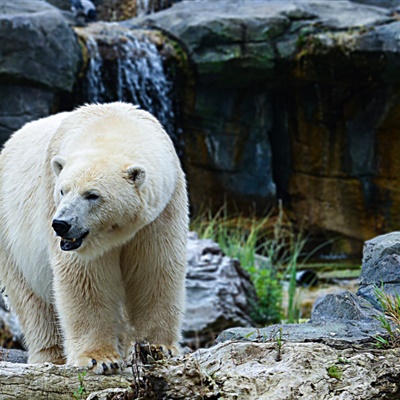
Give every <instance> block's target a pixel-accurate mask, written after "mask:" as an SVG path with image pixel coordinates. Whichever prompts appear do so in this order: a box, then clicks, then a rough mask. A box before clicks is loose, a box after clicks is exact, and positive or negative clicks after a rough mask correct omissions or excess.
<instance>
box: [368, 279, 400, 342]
mask: <svg viewBox="0 0 400 400" xmlns="http://www.w3.org/2000/svg"><path fill="white" fill-rule="evenodd" d="M374 293H375V296H376V298H377V300H378V302H379V305H380V306H381V308H382V310H383V312H382V314H380V315H379V316H377V317H376V318H377V320H378V321H379V322H380V323H381V326H382V328H383V329H385V330H386V332H387V333H388V337H387V338H385V337H382V336H377V337H376V340H377V343H376V345H377V347H379V348H389V347H398V346H399V345H400V295H399V294H398V293H396V294H395V295H394V296H392V295H390V294H387V293H385V291H384V288H383V284H382V285H381V287H380V288H378V287H376V288H375V289H374Z"/></svg>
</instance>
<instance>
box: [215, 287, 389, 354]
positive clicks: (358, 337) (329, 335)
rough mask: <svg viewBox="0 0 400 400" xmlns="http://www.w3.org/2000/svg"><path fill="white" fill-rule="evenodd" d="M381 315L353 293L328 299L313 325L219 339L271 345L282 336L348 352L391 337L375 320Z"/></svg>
mask: <svg viewBox="0 0 400 400" xmlns="http://www.w3.org/2000/svg"><path fill="white" fill-rule="evenodd" d="M378 314H379V312H378V311H377V310H375V309H374V308H373V307H372V305H371V304H369V303H368V302H367V301H366V300H364V299H362V298H361V297H358V296H356V295H354V294H352V293H349V292H345V293H342V294H340V295H328V296H326V297H325V298H324V299H323V300H322V301H321V302H320V303H319V304H318V305H317V306H316V307H315V310H314V311H313V313H312V317H311V321H310V322H307V323H303V324H282V325H272V326H268V327H266V328H261V329H256V328H231V329H228V330H226V331H224V332H222V333H221V334H220V335H219V336H218V338H217V343H221V342H225V341H227V340H246V341H257V342H268V341H271V340H272V341H273V340H276V337H278V336H279V335H280V334H281V335H282V337H283V339H284V340H285V341H289V342H299V343H302V342H319V343H325V344H327V345H329V346H332V347H335V348H345V347H347V346H348V345H349V344H353V345H360V346H361V345H362V346H370V345H375V344H376V336H377V335H380V336H382V337H387V332H386V331H385V330H384V329H383V328H382V327H381V326H380V323H379V321H377V320H376V318H375V316H377V315H378ZM280 330H282V333H280Z"/></svg>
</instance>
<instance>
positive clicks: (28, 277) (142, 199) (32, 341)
mask: <svg viewBox="0 0 400 400" xmlns="http://www.w3.org/2000/svg"><path fill="white" fill-rule="evenodd" d="M0 185H1V186H0V257H1V259H0V278H1V280H2V283H3V284H4V285H5V287H6V291H7V293H8V295H9V298H10V302H11V304H12V306H13V307H14V309H15V311H16V312H17V314H18V315H19V317H20V320H21V323H22V328H23V330H24V334H25V338H26V342H27V345H28V348H29V352H30V361H31V362H44V361H52V362H63V361H64V357H65V358H66V360H67V362H68V363H71V364H74V365H83V366H85V365H87V366H90V367H93V369H94V370H95V372H99V373H100V372H102V371H103V367H102V364H103V363H105V364H106V365H109V364H110V363H115V362H118V363H119V362H120V361H121V358H122V356H123V352H124V349H126V345H127V343H126V342H127V341H126V337H127V335H128V334H129V332H132V329H133V337H132V338H130V339H147V340H149V341H150V342H152V343H160V344H165V345H166V346H172V347H174V346H177V342H178V340H179V338H180V324H181V317H182V313H183V310H184V280H185V264H186V255H185V253H186V233H187V225H188V207H187V194H186V185H185V179H184V174H183V172H182V169H181V167H180V164H179V160H178V158H177V156H176V153H175V151H174V148H173V145H172V143H171V140H170V139H169V137H168V135H167V134H166V133H165V131H164V130H163V129H162V127H161V126H160V124H159V123H158V122H157V120H156V119H155V118H154V117H153V116H151V115H150V114H149V113H147V112H145V111H141V110H138V109H137V108H136V107H133V106H130V105H128V104H123V103H111V104H107V105H88V106H85V107H81V108H79V109H77V110H75V111H73V112H70V113H62V114H58V115H55V116H51V117H48V118H45V119H42V120H39V121H35V122H32V123H29V124H27V125H25V126H24V127H23V128H22V129H21V130H20V131H18V132H16V133H15V134H14V135H13V136H12V138H11V139H10V140H9V141H8V142H7V143H6V145H5V148H4V149H3V151H2V153H1V156H0ZM90 195H92V196H90ZM53 218H56V219H59V218H61V219H66V220H68V221H69V222H71V224H72V228H71V232H77V233H76V235H77V236H80V234H81V233H82V232H85V231H89V234H88V236H87V237H86V238H85V239H84V241H83V244H82V246H81V247H80V248H78V249H77V250H75V251H69V252H65V251H62V250H61V249H60V239H59V238H57V237H56V236H55V233H54V231H53V230H52V228H51V225H52V220H53ZM74 237H75V236H74ZM128 342H129V340H128ZM92 359H96V361H97V365H96V366H93V365H92ZM107 371H108V372H110V371H111V370H110V368H108V370H107ZM107 371H106V372H107Z"/></svg>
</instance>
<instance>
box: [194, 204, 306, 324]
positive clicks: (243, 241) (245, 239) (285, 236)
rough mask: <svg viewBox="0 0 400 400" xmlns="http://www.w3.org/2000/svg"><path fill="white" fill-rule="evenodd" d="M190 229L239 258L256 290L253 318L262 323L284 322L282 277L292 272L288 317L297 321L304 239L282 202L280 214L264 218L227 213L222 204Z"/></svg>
mask: <svg viewBox="0 0 400 400" xmlns="http://www.w3.org/2000/svg"><path fill="white" fill-rule="evenodd" d="M191 228H192V229H193V230H195V231H197V232H198V234H199V236H200V237H201V238H211V239H213V240H215V241H216V242H217V243H218V244H219V245H220V247H221V249H222V251H223V252H224V253H225V254H227V255H228V256H230V257H233V258H237V259H239V261H240V263H241V265H242V267H243V268H244V269H245V270H246V271H247V272H248V273H249V275H250V278H251V280H252V281H253V283H254V286H255V289H256V292H257V296H258V303H257V306H256V307H253V309H254V312H253V315H252V318H253V319H254V320H255V321H256V322H258V323H260V324H271V323H277V322H280V321H281V319H282V316H283V310H282V280H283V279H284V278H285V277H286V276H287V275H289V276H290V282H289V289H288V297H289V307H288V311H287V319H288V320H289V321H290V322H296V321H298V317H299V311H298V303H297V301H296V293H297V292H296V271H297V264H298V258H299V257H300V254H301V252H302V249H303V247H304V244H305V240H302V239H301V238H300V237H299V236H298V235H296V234H294V232H293V229H292V226H291V224H290V223H289V222H288V220H287V219H286V218H285V215H284V213H283V209H282V205H281V204H279V209H278V213H275V214H272V213H270V214H268V215H267V216H265V217H263V218H257V217H256V216H250V217H244V216H242V215H237V216H228V213H227V209H226V207H223V208H221V209H220V210H219V212H217V213H216V214H215V215H211V214H210V213H202V214H201V215H200V216H199V217H198V218H196V219H195V220H193V221H192V223H191Z"/></svg>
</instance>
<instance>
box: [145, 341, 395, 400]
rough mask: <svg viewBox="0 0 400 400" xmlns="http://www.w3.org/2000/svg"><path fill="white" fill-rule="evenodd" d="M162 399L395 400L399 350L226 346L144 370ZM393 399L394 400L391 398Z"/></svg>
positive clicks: (293, 345) (151, 390) (305, 345)
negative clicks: (300, 399) (387, 399)
mask: <svg viewBox="0 0 400 400" xmlns="http://www.w3.org/2000/svg"><path fill="white" fill-rule="evenodd" d="M143 376H144V377H146V381H147V382H149V386H148V391H147V395H148V396H149V397H148V398H151V397H150V395H151V394H152V395H153V396H154V397H155V398H159V399H196V400H197V399H199V400H200V399H207V398H210V399H211V398H223V399H232V400H233V399H243V400H260V399H262V400H294V399H299V398H304V399H307V400H327V399H334V400H346V399H352V400H369V399H371V400H372V399H383V398H386V396H387V398H393V399H394V398H396V396H398V394H399V392H398V386H397V384H396V382H397V381H398V379H399V377H400V361H399V358H398V352H397V351H396V350H389V351H377V350H375V349H371V350H365V351H359V350H355V349H353V348H351V347H350V348H346V349H342V350H337V349H333V348H331V347H329V346H326V345H324V344H320V343H290V342H286V341H284V342H283V343H282V346H281V347H280V348H278V347H277V343H276V342H274V341H271V342H269V343H251V342H247V343H246V342H225V343H221V344H219V345H217V346H215V347H213V348H210V349H203V350H198V351H197V352H195V353H193V354H191V355H188V356H186V357H185V358H184V359H178V360H172V361H171V362H170V363H167V364H163V365H155V366H154V367H153V368H144V370H143ZM389 396H390V397H389Z"/></svg>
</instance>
